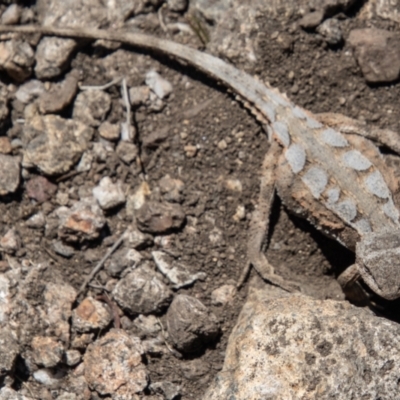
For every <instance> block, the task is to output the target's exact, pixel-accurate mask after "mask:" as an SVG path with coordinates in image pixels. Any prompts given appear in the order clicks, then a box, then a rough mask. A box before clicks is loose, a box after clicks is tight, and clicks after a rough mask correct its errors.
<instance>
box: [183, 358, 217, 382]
mask: <svg viewBox="0 0 400 400" xmlns="http://www.w3.org/2000/svg"><path fill="white" fill-rule="evenodd" d="M180 369H181V371H182V374H183V376H184V377H185V378H186V379H189V380H191V381H197V380H199V379H201V378H202V377H204V376H206V375H207V374H209V373H210V369H211V365H210V364H209V363H208V362H206V361H204V360H202V359H198V358H197V359H194V360H191V361H185V362H182V363H181V364H180Z"/></svg>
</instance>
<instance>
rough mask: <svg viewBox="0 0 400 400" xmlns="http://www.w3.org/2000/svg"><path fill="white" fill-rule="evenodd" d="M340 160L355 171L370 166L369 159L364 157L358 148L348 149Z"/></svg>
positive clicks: (363, 169)
mask: <svg viewBox="0 0 400 400" xmlns="http://www.w3.org/2000/svg"><path fill="white" fill-rule="evenodd" d="M342 160H343V162H344V163H345V165H346V166H347V167H349V168H352V169H355V170H356V171H365V170H366V169H368V168H369V167H371V165H372V164H371V161H369V160H368V158H367V157H364V156H363V155H362V154H361V153H360V152H359V151H358V150H350V151H348V152H346V153H344V154H343V155H342Z"/></svg>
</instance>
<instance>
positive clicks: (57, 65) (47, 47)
mask: <svg viewBox="0 0 400 400" xmlns="http://www.w3.org/2000/svg"><path fill="white" fill-rule="evenodd" d="M76 47H77V44H76V41H75V40H73V39H61V38H57V37H47V36H46V37H43V38H42V39H41V40H40V42H39V44H38V46H37V49H36V66H35V74H36V77H37V78H38V79H40V80H44V79H51V78H55V77H57V76H59V75H60V74H61V73H62V72H64V71H65V70H66V69H67V67H68V61H69V59H70V57H71V54H72V52H73V51H75V49H76Z"/></svg>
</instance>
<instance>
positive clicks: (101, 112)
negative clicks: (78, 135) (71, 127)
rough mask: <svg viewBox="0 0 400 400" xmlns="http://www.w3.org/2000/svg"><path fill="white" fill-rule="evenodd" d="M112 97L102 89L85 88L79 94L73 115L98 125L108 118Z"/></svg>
mask: <svg viewBox="0 0 400 400" xmlns="http://www.w3.org/2000/svg"><path fill="white" fill-rule="evenodd" d="M110 107H111V97H110V95H109V94H108V93H106V92H103V91H102V90H85V91H83V92H81V93H79V94H78V96H77V97H76V100H75V103H74V109H73V112H72V116H73V118H74V119H77V120H79V121H81V122H83V123H84V124H86V125H90V126H94V127H97V126H99V125H100V124H101V122H102V121H103V120H104V119H105V118H106V116H107V114H108V112H109V111H110Z"/></svg>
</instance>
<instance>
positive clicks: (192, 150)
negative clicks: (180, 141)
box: [183, 144, 198, 158]
mask: <svg viewBox="0 0 400 400" xmlns="http://www.w3.org/2000/svg"><path fill="white" fill-rule="evenodd" d="M183 150H184V151H185V154H186V157H188V158H193V157H195V156H196V154H197V150H198V149H197V147H196V146H193V145H191V144H188V145H186V146H184V148H183Z"/></svg>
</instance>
